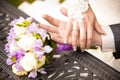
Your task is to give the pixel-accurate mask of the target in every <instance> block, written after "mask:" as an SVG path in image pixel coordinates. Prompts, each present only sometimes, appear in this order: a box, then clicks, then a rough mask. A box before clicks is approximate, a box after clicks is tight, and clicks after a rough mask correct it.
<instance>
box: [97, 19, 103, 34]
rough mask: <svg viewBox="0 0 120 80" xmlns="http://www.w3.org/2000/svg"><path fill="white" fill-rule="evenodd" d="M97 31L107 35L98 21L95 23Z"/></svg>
mask: <svg viewBox="0 0 120 80" xmlns="http://www.w3.org/2000/svg"><path fill="white" fill-rule="evenodd" d="M95 30H96V31H97V32H98V33H100V34H103V35H105V31H104V30H103V29H102V28H101V26H100V24H98V21H95Z"/></svg>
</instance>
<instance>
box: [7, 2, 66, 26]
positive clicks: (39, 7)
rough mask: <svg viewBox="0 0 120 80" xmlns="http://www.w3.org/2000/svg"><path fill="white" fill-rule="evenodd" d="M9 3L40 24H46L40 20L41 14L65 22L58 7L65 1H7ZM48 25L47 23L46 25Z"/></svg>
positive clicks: (63, 4)
mask: <svg viewBox="0 0 120 80" xmlns="http://www.w3.org/2000/svg"><path fill="white" fill-rule="evenodd" d="M7 1H8V2H9V3H11V4H12V5H14V6H15V7H17V8H18V9H20V10H21V11H23V12H24V13H26V14H27V15H29V16H31V17H33V18H34V19H35V20H37V21H38V22H41V23H47V22H46V21H45V20H43V19H42V17H41V16H42V14H49V15H51V16H53V17H54V18H58V19H61V20H66V17H65V16H63V15H62V14H61V12H60V7H61V6H64V7H65V5H66V0H7ZM47 24H48V23H47Z"/></svg>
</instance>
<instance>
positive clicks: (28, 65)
mask: <svg viewBox="0 0 120 80" xmlns="http://www.w3.org/2000/svg"><path fill="white" fill-rule="evenodd" d="M20 64H21V66H22V67H23V69H24V70H25V71H31V70H33V69H36V67H37V59H36V57H35V54H33V53H31V52H29V53H26V54H25V56H24V57H23V59H22V60H21V61H20Z"/></svg>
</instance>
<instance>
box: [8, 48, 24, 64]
mask: <svg viewBox="0 0 120 80" xmlns="http://www.w3.org/2000/svg"><path fill="white" fill-rule="evenodd" d="M24 53H25V52H24V51H23V50H22V49H20V50H17V51H14V52H13V53H11V54H8V57H9V58H8V59H7V64H8V65H11V64H14V63H16V62H19V61H20V59H21V58H22V57H23V56H24Z"/></svg>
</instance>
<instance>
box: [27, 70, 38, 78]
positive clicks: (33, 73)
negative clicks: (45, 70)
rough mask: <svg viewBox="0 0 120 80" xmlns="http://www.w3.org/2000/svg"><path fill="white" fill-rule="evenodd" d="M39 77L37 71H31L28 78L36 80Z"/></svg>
mask: <svg viewBox="0 0 120 80" xmlns="http://www.w3.org/2000/svg"><path fill="white" fill-rule="evenodd" d="M36 77H37V72H36V71H35V70H33V71H31V72H30V73H29V75H28V78H36Z"/></svg>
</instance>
